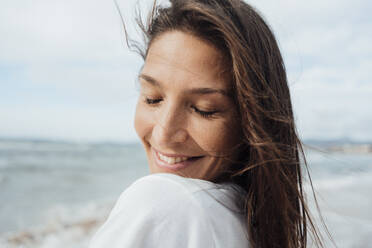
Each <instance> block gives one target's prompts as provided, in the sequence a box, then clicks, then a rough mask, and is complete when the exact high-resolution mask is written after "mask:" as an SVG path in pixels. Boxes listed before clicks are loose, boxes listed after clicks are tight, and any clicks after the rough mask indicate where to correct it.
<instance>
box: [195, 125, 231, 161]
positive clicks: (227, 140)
mask: <svg viewBox="0 0 372 248" xmlns="http://www.w3.org/2000/svg"><path fill="white" fill-rule="evenodd" d="M236 130H237V128H236V125H234V124H232V122H224V121H221V122H215V123H213V121H211V122H210V123H208V122H206V123H204V124H202V125H201V124H200V123H199V125H198V126H196V127H195V128H194V130H193V133H194V137H195V138H194V139H195V140H196V142H197V143H198V144H199V146H200V147H201V148H202V149H203V150H205V151H206V152H209V153H211V154H223V153H225V152H229V150H230V149H231V148H232V147H233V146H234V145H235V144H236V143H237V140H238V134H237V132H236Z"/></svg>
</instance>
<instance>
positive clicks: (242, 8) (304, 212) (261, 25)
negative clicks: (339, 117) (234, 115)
mask: <svg viewBox="0 0 372 248" xmlns="http://www.w3.org/2000/svg"><path fill="white" fill-rule="evenodd" d="M170 3H171V4H170V6H160V5H157V4H156V2H155V3H154V7H153V10H152V12H151V13H150V15H149V18H148V20H147V23H145V24H143V22H141V21H139V25H140V27H141V29H142V31H143V34H144V37H145V41H146V43H145V48H144V49H141V48H140V47H139V46H136V44H134V45H133V43H132V44H129V43H128V45H132V48H133V47H135V48H137V51H138V52H139V53H140V54H141V55H142V57H143V59H146V56H147V52H148V49H149V47H150V46H151V44H152V42H153V41H154V40H155V39H156V38H157V37H159V36H160V35H162V34H164V33H165V32H169V31H182V32H185V33H188V34H191V35H194V36H195V37H198V38H200V39H202V40H204V41H206V42H209V43H210V44H212V45H214V46H215V47H216V48H217V49H218V50H219V51H220V52H221V53H222V54H223V55H224V56H225V58H226V61H227V62H226V66H227V68H229V73H230V76H231V84H232V85H231V87H232V89H233V98H234V101H235V103H236V107H237V110H238V113H239V115H238V118H239V122H240V123H241V125H240V128H241V130H240V132H241V134H242V138H241V143H240V145H239V147H238V149H239V159H238V161H234V163H233V165H232V166H230V167H229V168H228V170H226V171H224V173H222V174H221V177H220V178H219V179H218V180H219V181H230V182H234V183H235V184H236V185H239V186H240V187H241V188H243V189H245V195H244V196H243V202H244V204H243V209H244V212H245V215H244V216H245V218H246V222H247V231H248V234H249V239H250V244H251V247H253V248H276V247H278V248H279V247H280V248H298V247H300V248H305V247H307V234H308V232H309V231H310V233H311V234H312V236H313V239H314V241H315V243H316V244H317V245H318V246H319V247H321V246H322V242H321V238H320V234H319V232H318V231H317V229H316V227H315V225H314V223H313V221H312V218H311V216H310V213H309V210H308V208H307V204H306V200H305V196H304V192H303V183H302V180H303V177H302V172H301V163H300V162H301V161H300V160H301V158H304V162H305V163H304V165H305V168H306V170H307V165H306V160H305V156H304V152H303V148H302V144H301V141H300V139H299V137H298V135H297V131H296V127H295V123H294V117H293V111H292V104H291V98H290V92H289V88H288V83H287V76H286V71H285V66H284V62H283V59H282V56H281V53H280V50H279V47H278V44H277V42H276V39H275V37H274V35H273V33H272V31H271V30H270V27H269V26H268V25H267V24H266V23H265V21H264V20H263V18H262V17H261V16H260V15H259V14H258V12H257V11H256V10H255V9H254V8H253V7H252V6H250V5H248V4H247V3H245V2H243V1H242V0H187V1H186V0H171V1H170ZM127 41H128V40H127ZM310 182H311V180H310Z"/></svg>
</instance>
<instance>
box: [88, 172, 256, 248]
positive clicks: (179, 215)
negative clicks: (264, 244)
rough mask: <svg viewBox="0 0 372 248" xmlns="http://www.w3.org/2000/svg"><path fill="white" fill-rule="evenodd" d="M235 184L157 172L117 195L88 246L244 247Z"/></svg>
mask: <svg viewBox="0 0 372 248" xmlns="http://www.w3.org/2000/svg"><path fill="white" fill-rule="evenodd" d="M237 194H238V191H236V190H234V186H233V185H232V184H214V183H212V182H209V181H205V180H199V179H191V178H184V177H181V176H178V175H175V174H169V173H156V174H151V175H148V176H145V177H142V178H140V179H138V180H137V181H135V182H134V183H133V184H132V185H131V186H130V187H128V188H127V189H126V190H125V191H124V192H123V193H122V194H121V196H120V197H119V199H118V201H117V202H116V204H115V206H114V208H113V209H112V211H111V213H110V215H109V217H108V219H107V220H106V222H105V223H104V224H103V225H102V226H101V227H100V228H99V230H98V231H97V232H96V234H95V235H94V237H93V238H92V239H91V241H90V245H89V248H150V247H161V248H226V247H229V248H238V247H239V248H242V247H244V248H246V247H249V245H248V238H247V235H246V225H245V222H244V217H243V215H242V213H241V212H239V211H238V209H237V208H236V206H235V204H234V197H236V196H237Z"/></svg>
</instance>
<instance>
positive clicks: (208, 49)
mask: <svg viewBox="0 0 372 248" xmlns="http://www.w3.org/2000/svg"><path fill="white" fill-rule="evenodd" d="M142 72H143V73H146V74H150V75H151V76H152V77H154V78H156V79H157V80H159V81H161V82H165V83H167V84H168V83H170V84H172V85H180V84H182V85H183V86H187V85H189V86H197V87H200V86H204V87H220V88H228V85H227V81H228V77H227V74H228V73H227V67H226V66H225V63H224V58H223V55H222V53H221V52H220V51H219V50H218V49H217V48H215V47H214V46H213V45H211V44H210V43H208V42H206V41H203V40H201V39H199V38H197V37H195V36H193V35H191V34H187V33H184V32H180V31H172V32H167V33H164V34H162V35H160V36H159V37H157V38H156V39H155V40H154V41H153V42H152V44H151V46H150V48H149V51H148V54H147V57H146V60H145V65H144V67H143V70H142ZM184 83H187V84H186V85H184Z"/></svg>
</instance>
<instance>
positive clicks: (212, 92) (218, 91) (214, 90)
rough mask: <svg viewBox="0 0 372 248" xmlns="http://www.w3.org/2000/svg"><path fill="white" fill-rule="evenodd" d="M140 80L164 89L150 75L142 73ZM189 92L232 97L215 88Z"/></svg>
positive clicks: (193, 89) (190, 91) (226, 92)
mask: <svg viewBox="0 0 372 248" xmlns="http://www.w3.org/2000/svg"><path fill="white" fill-rule="evenodd" d="M138 78H142V79H144V80H145V81H146V82H148V83H150V84H151V85H153V86H155V87H159V88H162V85H161V83H160V82H159V81H158V80H156V79H155V78H153V77H151V76H149V75H146V74H143V73H142V74H140V75H139V76H138ZM187 92H188V93H191V94H199V95H208V94H221V95H224V96H227V97H231V93H229V92H228V91H226V90H223V89H215V88H192V89H189V90H187Z"/></svg>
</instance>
